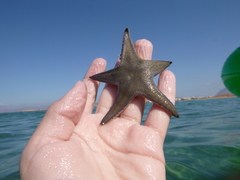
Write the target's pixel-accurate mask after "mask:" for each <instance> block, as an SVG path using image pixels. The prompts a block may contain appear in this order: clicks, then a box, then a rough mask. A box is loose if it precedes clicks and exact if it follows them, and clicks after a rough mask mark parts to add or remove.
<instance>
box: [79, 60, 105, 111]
mask: <svg viewBox="0 0 240 180" xmlns="http://www.w3.org/2000/svg"><path fill="white" fill-rule="evenodd" d="M106 64H107V63H106V61H105V60H104V59H102V58H97V59H95V60H94V61H93V62H92V64H91V65H90V67H89V69H88V71H87V73H86V74H85V77H84V79H83V82H84V83H85V85H86V87H87V102H86V106H85V110H84V112H85V113H92V109H93V106H94V103H95V99H96V96H97V90H98V86H99V84H100V82H98V81H94V80H92V79H90V78H89V77H90V76H92V75H94V74H97V73H100V72H102V71H104V70H105V68H106Z"/></svg>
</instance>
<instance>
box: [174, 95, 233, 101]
mask: <svg viewBox="0 0 240 180" xmlns="http://www.w3.org/2000/svg"><path fill="white" fill-rule="evenodd" d="M233 97H236V96H235V95H233V94H221V95H216V96H204V97H183V98H176V101H192V100H203V99H220V98H233Z"/></svg>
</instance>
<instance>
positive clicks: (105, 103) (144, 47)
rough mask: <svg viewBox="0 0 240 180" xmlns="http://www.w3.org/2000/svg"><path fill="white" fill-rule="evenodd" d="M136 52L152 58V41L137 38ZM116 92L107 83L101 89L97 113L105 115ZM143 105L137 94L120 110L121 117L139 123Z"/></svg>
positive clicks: (142, 99) (112, 86)
mask: <svg viewBox="0 0 240 180" xmlns="http://www.w3.org/2000/svg"><path fill="white" fill-rule="evenodd" d="M134 47H135V49H136V52H137V54H138V55H139V56H140V57H141V58H143V59H147V60H150V59H151V58H152V50H153V46H152V43H151V42H149V41H148V40H145V39H142V40H138V41H137V42H136V43H135V45H134ZM116 93H117V86H115V85H110V84H107V85H106V86H105V88H104V89H103V92H102V95H101V97H100V100H99V102H98V108H97V113H101V114H103V115H105V114H106V113H107V112H108V111H109V109H110V107H111V106H112V104H113V102H114V99H115V97H116ZM144 106H145V100H144V98H142V97H140V96H137V97H136V98H134V100H133V101H132V102H131V103H130V104H129V106H128V107H127V108H126V109H125V110H124V111H123V112H122V114H121V117H122V118H125V119H128V120H132V121H137V122H139V123H140V121H141V118H142V113H143V109H144Z"/></svg>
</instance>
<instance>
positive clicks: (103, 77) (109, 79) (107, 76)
mask: <svg viewBox="0 0 240 180" xmlns="http://www.w3.org/2000/svg"><path fill="white" fill-rule="evenodd" d="M116 70H117V67H116V68H115V69H110V70H108V71H105V72H102V73H98V74H95V75H93V76H90V78H91V79H93V80H96V81H101V82H106V83H111V84H116V81H115V79H114V77H115V73H114V72H115V71H116Z"/></svg>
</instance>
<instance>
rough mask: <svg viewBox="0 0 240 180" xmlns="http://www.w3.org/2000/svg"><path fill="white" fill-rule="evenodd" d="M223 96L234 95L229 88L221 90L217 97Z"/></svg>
mask: <svg viewBox="0 0 240 180" xmlns="http://www.w3.org/2000/svg"><path fill="white" fill-rule="evenodd" d="M222 94H232V93H231V92H230V91H229V90H228V89H227V88H224V89H222V90H220V91H219V92H218V93H217V94H216V96H218V95H222Z"/></svg>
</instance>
